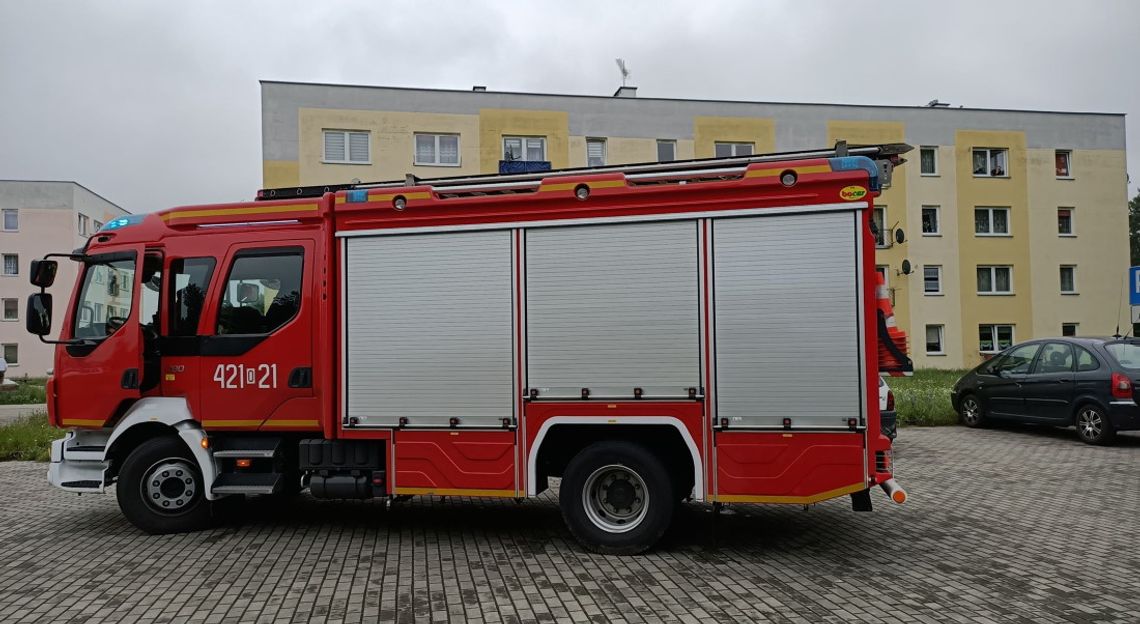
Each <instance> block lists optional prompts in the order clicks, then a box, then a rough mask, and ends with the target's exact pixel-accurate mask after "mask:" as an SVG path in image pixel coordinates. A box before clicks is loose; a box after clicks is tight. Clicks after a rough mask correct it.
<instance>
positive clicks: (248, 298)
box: [199, 240, 320, 430]
mask: <svg viewBox="0 0 1140 624" xmlns="http://www.w3.org/2000/svg"><path fill="white" fill-rule="evenodd" d="M313 249H314V244H313V241H312V240H296V241H273V242H271V243H259V244H242V245H233V246H231V247H230V249H229V251H228V252H227V254H226V257H225V258H224V259H223V261H222V263H221V266H219V270H218V278H215V284H214V286H213V287H211V289H210V299H211V301H210V306H209V307H208V309H207V312H206V315H207V319H206V321H204V323H208V325H205V326H206V327H207V328H208V330H207V331H208V333H207V335H203V336H202V337H201V338H200V341H199V350H200V351H199V352H200V358H199V363H200V373H199V379H200V380H201V381H200V389H201V392H200V395H201V406H200V410H201V415H200V418H201V421H202V424H203V426H205V427H206V428H207V429H210V428H224V429H268V430H273V429H278V430H280V429H290V430H297V429H319V424H320V423H319V416H318V414H319V410H318V409H317V407H318V406H317V405H316V399H315V398H314V396H313V387H312V386H313V368H312V367H313V344H312V333H313V319H314V317H315V308H316V305H315V304H316V301H315V298H314V291H313V275H314V258H313Z"/></svg>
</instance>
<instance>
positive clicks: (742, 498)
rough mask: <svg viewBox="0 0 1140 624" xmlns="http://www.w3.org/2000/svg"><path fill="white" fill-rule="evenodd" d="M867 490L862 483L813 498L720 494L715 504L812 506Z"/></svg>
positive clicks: (716, 497)
mask: <svg viewBox="0 0 1140 624" xmlns="http://www.w3.org/2000/svg"><path fill="white" fill-rule="evenodd" d="M865 489H867V486H865V485H863V484H862V483H856V484H854V485H848V486H844V487H841V488H838V489H835V490H829V491H827V492H821V493H819V494H813V495H811V496H753V495H751V494H719V495H717V496H715V497H713V500H714V501H715V502H719V503H776V504H790V505H810V504H812V503H818V502H820V501H825V500H827V499H829V498H835V497H837V496H843V495H844V494H851V493H853V492H861V491H863V490H865Z"/></svg>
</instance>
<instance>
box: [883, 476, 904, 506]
mask: <svg viewBox="0 0 1140 624" xmlns="http://www.w3.org/2000/svg"><path fill="white" fill-rule="evenodd" d="M879 487H881V488H883V491H884V492H886V493H887V496H889V497H891V500H893V501H895V502H896V503H898V504H900V505H901V504H903V503H905V502H906V490H904V489H902V486H900V485H899V484H898V483H897V482H895V480H894V479H887V480H886V481H883V482H882V483H880V484H879Z"/></svg>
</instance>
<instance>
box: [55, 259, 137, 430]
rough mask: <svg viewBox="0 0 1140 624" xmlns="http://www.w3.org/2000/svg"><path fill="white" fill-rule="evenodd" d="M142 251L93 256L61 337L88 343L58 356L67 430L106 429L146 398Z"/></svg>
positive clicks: (60, 404)
mask: <svg viewBox="0 0 1140 624" xmlns="http://www.w3.org/2000/svg"><path fill="white" fill-rule="evenodd" d="M143 255H144V249H143V247H142V246H130V247H124V248H122V249H121V250H116V251H113V252H107V253H101V254H95V255H91V256H88V257H87V258H86V260H85V261H84V263H83V265H84V266H83V268H82V270H81V275H80V278H79V280H80V281H79V291H78V293H79V294H78V296H77V297H76V298H75V302H74V304H73V305H74V307H73V308H72V309H71V310H70V311H69V314H68V322H67V323H66V325H65V326H64V328H63V331H62V332H61V334H62V336H63V337H64V338H72V339H78V340H82V341H83V342H80V343H76V344H69V345H67V346H65V347H63V348H61V349H59V350H58V351H57V355H56V362H55V370H56V374H55V377H54V380H53V384H52V386H53V391H54V393H55V395H56V398H55V407H56V409H55V418H56V419H57V420H58V423H57V424H59V425H60V426H62V427H103V426H106V425H109V424H110V423H111V421H112V420H113V419H114V418H115V417H116V416H117V415H118V414H119V413H120V412H121V411H122V410H124V409H125V408H126V407H128V406H129V405H130V403H131V402H133V401H134V400H135V399H138V398H139V396H141V389H140V386H141V384H142V374H143V352H142V343H143V339H142V328H141V327H140V324H139V315H140V312H139V308H140V307H141V305H140V303H141V302H140V299H141V297H140V294H139V293H140V289H141V288H142V285H141V283H142V271H140V270H138V269H139V264H140V263H141V262H142V260H143Z"/></svg>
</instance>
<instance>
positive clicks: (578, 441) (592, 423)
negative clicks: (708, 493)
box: [526, 416, 705, 500]
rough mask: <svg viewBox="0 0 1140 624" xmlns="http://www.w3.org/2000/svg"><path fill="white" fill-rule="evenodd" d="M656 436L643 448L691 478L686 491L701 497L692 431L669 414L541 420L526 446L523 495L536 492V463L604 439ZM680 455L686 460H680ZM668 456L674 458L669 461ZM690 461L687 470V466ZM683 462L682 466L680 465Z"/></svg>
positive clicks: (559, 460) (566, 456)
mask: <svg viewBox="0 0 1140 624" xmlns="http://www.w3.org/2000/svg"><path fill="white" fill-rule="evenodd" d="M655 436H656V437H657V440H656V441H657V442H658V443H657V444H654V445H651V446H647V448H648V449H649V450H650V451H651V452H654V453H657V454H658V455H659V456H662V455H664V456H662V459H663V460H664V461H665V464H666V466H667V467H669V469H670V471H671V472H673V473H674V475H675V476H678V477H680V478H686V479H688V478H691V482H692V486H691V489H690V494H691V496H692V497H693V499H695V500H704V498H705V492H704V463H703V461H702V460H701V456H700V451H698V447H697V444H696V442H695V441H694V440H693V437H692V435H691V434H690V433H689V431H688V429H687V428H686V427H685V425H684V423H682V422H681V421H680V420H679V419H677V418H674V417H670V416H660V417H656V416H631V417H624V418H623V417H620V416H619V417H588V416H555V417H553V418H550V419H547V420H546V421H545V422H543V423H542V426H541V427H540V428H539V430H538V434H537V435H536V436H535V438H534V442H533V443H532V444H531V445H530V448H528V449H527V484H526V490H527V496H535V495H537V493H538V488H537V485H538V474H539V469H540V467H543V468H545V467H546V466H549V465H553V466H556V467H558V466H560V467H561V468H565V465H566V463H567V462H569V460H570V458H572V457H573V456H574V455H575V454H577V452H578V451H580V450H582V449H583V448H585V447H586V446H588V445H589V444H592V443H594V442H599V441H604V440H626V441H631V442H636V443H642V444H644V443H645V442H647V441H653V439H654V437H655ZM682 458H688V459H689V460H690V462H688V463H681V461H680V460H681V459H682ZM670 459H672V460H675V461H669V460H670ZM689 463H691V470H690V469H687V468H688V465H689ZM681 466H684V467H685V468H686V469H680V470H678V468H680V467H681Z"/></svg>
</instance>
